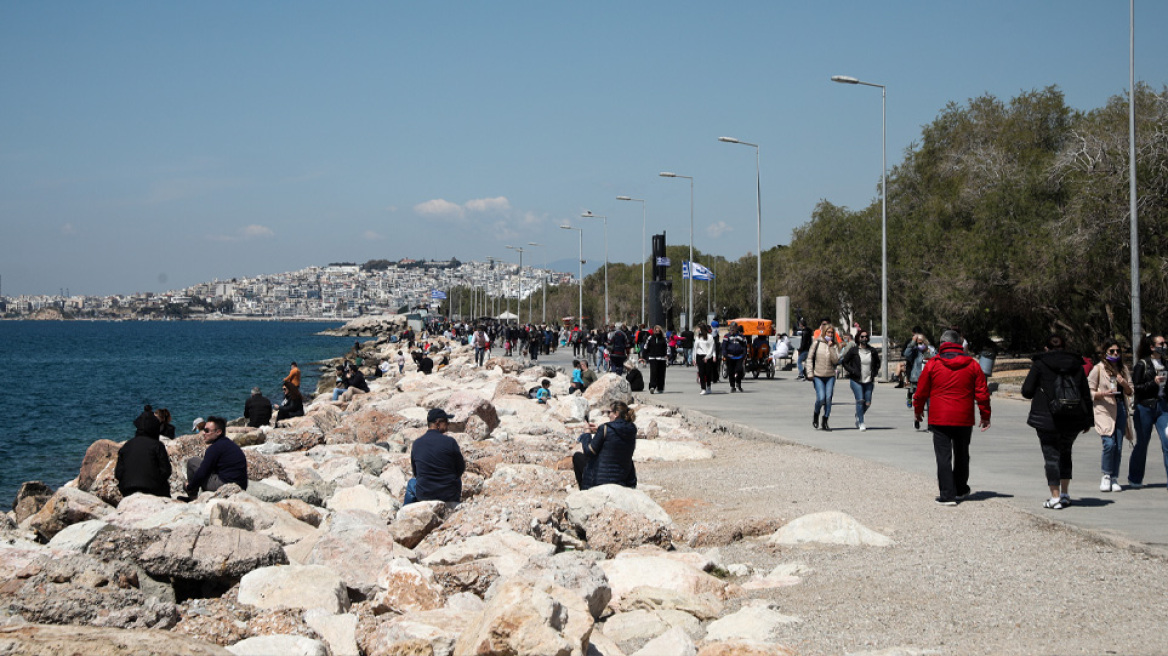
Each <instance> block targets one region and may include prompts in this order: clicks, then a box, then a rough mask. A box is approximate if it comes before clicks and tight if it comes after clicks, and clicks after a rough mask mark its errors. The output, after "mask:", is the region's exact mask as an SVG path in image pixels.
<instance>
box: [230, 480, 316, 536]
mask: <svg viewBox="0 0 1168 656" xmlns="http://www.w3.org/2000/svg"><path fill="white" fill-rule="evenodd" d="M207 512H208V515H209V517H210V524H211V526H230V527H232V528H242V529H244V530H247V531H255V532H257V533H263V534H264V535H267V536H269V537H271V538H272V539H273V540H275V541H276V542H279V543H280V544H292V543H293V542H299V541H300V540H303V539H304V538H306V537H308V536H309V535H312V534H313V533H315V532H316V528H315V527H313V526H312V525H311V524H307V523H305V522H302V521H300V520H299V519H296V518H295V517H293V516H292V513H290V512H288V511H287V510H284V509H283V508H281V507H279V506H277V505H275V504H271V503H266V502H264V501H260V500H259V499H256V498H255V497H253V496H251V495H250V494H248V493H246V492H241V493H239V494H236V495H233V496H231V497H228V498H226V499H212V500H211V501H210V502H208V503H207Z"/></svg>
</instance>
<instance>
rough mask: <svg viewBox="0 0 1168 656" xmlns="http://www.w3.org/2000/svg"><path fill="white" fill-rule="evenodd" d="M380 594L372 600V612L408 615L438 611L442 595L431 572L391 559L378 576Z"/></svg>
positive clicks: (406, 560) (443, 600) (421, 567)
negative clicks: (415, 612) (417, 612)
mask: <svg viewBox="0 0 1168 656" xmlns="http://www.w3.org/2000/svg"><path fill="white" fill-rule="evenodd" d="M377 585H378V587H379V588H380V589H381V591H380V592H379V593H378V594H377V597H376V598H375V599H374V600H373V603H374V606H373V612H374V613H377V614H378V615H380V614H382V613H399V614H404V613H409V612H413V611H419V610H434V609H437V608H441V607H442V605H443V603H444V602H445V592H444V591H443V589H442V586H441V585H438V584H437V583H435V581H434V572H433V571H432V570H431V569H430V568H428V567H423V566H421V565H415V564H414V563H411V562H410V561H409V560H408V559H406V558H394V559H393V560H391V561H389V562H388V563H386V564H385V567H383V568H382V569H381V573H380V574H378V576H377Z"/></svg>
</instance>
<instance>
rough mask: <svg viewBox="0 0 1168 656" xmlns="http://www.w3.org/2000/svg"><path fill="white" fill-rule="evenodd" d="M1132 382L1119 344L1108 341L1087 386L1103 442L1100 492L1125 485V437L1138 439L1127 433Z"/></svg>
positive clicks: (1120, 489) (1116, 490) (1118, 489)
mask: <svg viewBox="0 0 1168 656" xmlns="http://www.w3.org/2000/svg"><path fill="white" fill-rule="evenodd" d="M1130 381H1131V375H1130V374H1129V373H1128V370H1127V367H1126V366H1125V365H1124V363H1123V354H1122V352H1121V351H1120V348H1119V342H1117V341H1115V340H1114V339H1109V340H1107V341H1106V342H1104V344H1103V359H1102V360H1100V361H1099V364H1097V365H1095V366H1094V367H1093V368H1092V369H1091V373H1090V374H1088V375H1087V387H1089V388H1091V403H1092V405H1093V407H1094V415H1095V431H1096V432H1097V433H1099V437H1100V438H1101V439H1102V440H1103V458H1102V463H1103V464H1102V466H1101V469H1102V470H1103V480H1101V481H1100V482H1099V491H1100V492H1121V491H1123V486H1122V485H1120V484H1119V461H1120V458H1121V456H1122V455H1123V438H1124V437H1127V440H1128V441H1129V442H1132V441H1134V439H1135V436H1134V435H1132V434H1131V432H1130V431H1128V430H1127V419H1128V411H1127V397H1128V396H1131V394H1132V392H1133V391H1134V390H1133V389H1132V386H1131V382H1130ZM1149 437H1150V436H1149Z"/></svg>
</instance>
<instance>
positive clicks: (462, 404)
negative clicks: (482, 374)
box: [443, 390, 499, 432]
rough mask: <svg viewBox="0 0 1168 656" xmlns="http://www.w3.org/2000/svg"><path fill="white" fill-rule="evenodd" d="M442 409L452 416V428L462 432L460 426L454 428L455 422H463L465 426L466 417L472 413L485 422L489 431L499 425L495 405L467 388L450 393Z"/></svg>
mask: <svg viewBox="0 0 1168 656" xmlns="http://www.w3.org/2000/svg"><path fill="white" fill-rule="evenodd" d="M443 409H444V410H446V412H447V413H448V414H451V415H453V416H454V419H452V420H451V425H452V428H451V430H455V431H457V432H462V431H461V428H454V427H453V426H454V425H456V424H463V425H464V426H465V424H466V421H467V419H468V418H469V417H470V416H471V415H474V416H476V417H478V418H479V419H482V420H483V422H484V423H486V425H487V428H488V429H489V431H493V430H495V429H496V428H498V427H499V413H498V412H496V410H495V406H494V405H492V404H491V402H490V401H488V400H486V399H485V398H483V397H481V396H479V395H478V394H475V393H474V392H471V391H468V390H459V391H456V392H454V393H453V394H451V395H450V397H449V398H448V399H446V402H445V404H443Z"/></svg>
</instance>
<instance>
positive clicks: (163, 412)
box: [154, 408, 174, 440]
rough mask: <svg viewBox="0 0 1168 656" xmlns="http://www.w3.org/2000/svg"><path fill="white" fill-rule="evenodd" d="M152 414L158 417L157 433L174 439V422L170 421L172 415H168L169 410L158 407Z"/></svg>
mask: <svg viewBox="0 0 1168 656" xmlns="http://www.w3.org/2000/svg"><path fill="white" fill-rule="evenodd" d="M154 416H155V417H158V424H159V428H158V434H159V435H161V436H162V437H168V438H170V439H172V440H173V439H174V424H173V423H171V419H173V417H171V416H170V410H167V409H166V408H159V409H157V410H155V411H154Z"/></svg>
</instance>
